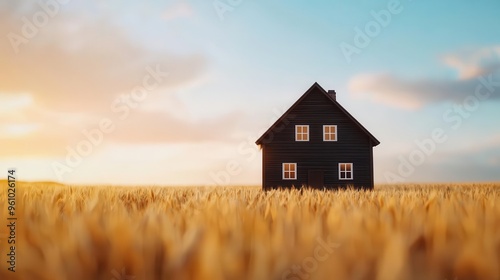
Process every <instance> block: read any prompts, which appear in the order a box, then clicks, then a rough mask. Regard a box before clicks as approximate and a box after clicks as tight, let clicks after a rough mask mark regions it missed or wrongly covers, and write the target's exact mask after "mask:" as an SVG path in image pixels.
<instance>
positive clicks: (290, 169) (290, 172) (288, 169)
mask: <svg viewBox="0 0 500 280" xmlns="http://www.w3.org/2000/svg"><path fill="white" fill-rule="evenodd" d="M296 179H297V164H296V163H283V180H296Z"/></svg>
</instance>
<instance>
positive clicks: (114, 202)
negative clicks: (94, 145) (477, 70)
mask: <svg viewBox="0 0 500 280" xmlns="http://www.w3.org/2000/svg"><path fill="white" fill-rule="evenodd" d="M6 197H7V192H6V191H2V192H0V207H1V209H0V213H1V214H0V222H1V224H3V223H4V222H5V223H6V219H7V211H6V210H7V204H6ZM17 205H18V208H17V216H18V217H19V220H18V227H17V254H18V258H17V267H16V270H17V272H15V273H12V272H9V271H8V270H7V264H6V260H7V258H6V252H7V245H8V244H7V242H6V241H5V239H2V240H0V253H1V257H0V259H1V260H2V262H1V264H0V279H47V280H49V279H50V280H52V279H55V280H59V279H75V280H78V279H105V280H110V279H111V280H125V279H135V280H142V279H144V280H147V279H381V280H391V279H450V280H451V279H500V185H499V184H482V185H480V184H475V185H472V184H470V185H457V186H453V185H435V186H430V185H405V186H379V187H377V188H376V189H375V190H374V191H355V190H343V191H331V192H322V191H314V190H304V191H303V192H300V191H269V192H262V191H261V190H260V189H258V188H251V187H227V188H195V187H193V188H156V187H150V188H128V187H68V186H60V185H50V184H19V186H18V193H17ZM6 232H7V231H6V229H5V226H2V227H1V228H0V237H1V236H2V234H3V235H4V236H5V234H6Z"/></svg>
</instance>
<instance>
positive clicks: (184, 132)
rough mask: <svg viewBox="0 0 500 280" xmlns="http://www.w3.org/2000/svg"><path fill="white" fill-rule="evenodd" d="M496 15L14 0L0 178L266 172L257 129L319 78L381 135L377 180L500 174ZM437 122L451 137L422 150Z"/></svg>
mask: <svg viewBox="0 0 500 280" xmlns="http://www.w3.org/2000/svg"><path fill="white" fill-rule="evenodd" d="M499 11H500V1H498V0H485V1H476V2H473V1H465V0H455V1H451V0H450V1H430V0H427V1H426V0H415V1H410V0H402V1H395V0H387V1H386V0H384V1H348V0H339V1H298V0H290V1H264V0H241V1H236V0H232V1H228V0H220V1H218V0H216V1H212V0H210V1H189V0H169V1H153V0H146V1H118V0H109V1H104V0H91V1H78V0H75V1H68V0H60V1H59V2H58V1H56V0H41V1H39V2H37V1H24V0H23V1H2V2H1V3H0V35H1V36H0V40H1V43H0V73H1V75H0V151H1V153H0V172H2V170H4V172H5V174H7V169H8V168H12V167H15V168H17V173H18V174H19V178H20V179H22V180H51V181H62V182H64V183H71V184H115V185H123V184H127V185H137V184H140V185H150V184H155V185H214V184H215V185H218V184H220V185H222V184H228V185H235V184H240V185H241V184H244V185H256V184H260V182H261V152H260V150H259V148H258V147H257V146H256V145H255V144H254V142H255V140H257V138H258V137H259V136H260V135H261V134H262V133H263V132H264V131H265V130H266V129H267V128H268V127H269V126H270V125H271V124H272V123H273V122H274V121H275V120H276V119H277V118H278V117H279V116H281V114H282V113H283V112H284V111H285V110H286V109H288V107H290V106H291V105H292V104H293V103H294V102H295V101H296V100H297V99H298V98H299V97H300V96H301V95H302V94H303V93H304V92H305V91H306V90H307V89H308V88H309V87H310V86H311V85H312V84H313V83H314V82H318V83H319V84H320V85H321V86H322V87H323V88H325V89H326V90H328V89H335V90H336V92H337V100H338V101H339V103H340V104H341V105H342V106H344V107H345V108H346V109H347V110H348V111H349V112H350V113H351V114H352V115H353V116H354V117H355V118H356V119H357V120H358V121H359V122H360V123H362V124H363V125H364V126H365V127H366V128H367V129H368V130H369V131H370V132H371V133H372V134H373V135H374V136H375V137H377V139H378V140H380V142H381V144H380V145H379V146H377V147H375V149H374V157H375V180H376V183H386V182H388V181H390V178H394V176H393V175H395V176H398V177H399V178H400V179H404V181H405V182H470V181H499V180H500V172H499V171H500V106H499V105H500V28H499V27H500V17H499V16H498V15H499ZM436 130H438V131H440V132H441V133H440V134H441V137H440V138H441V139H445V140H443V141H440V143H436V142H433V145H434V148H432V149H431V148H429V147H430V146H427V150H425V148H421V147H419V144H418V143H429V142H428V141H427V142H426V141H425V139H429V138H431V137H432V135H433V133H434V132H435V131H436ZM97 131H99V132H97ZM101 136H102V137H101ZM422 141H423V142H422ZM89 143H90V144H89ZM79 151H80V152H79ZM82 152H83V153H82ZM418 153H419V154H420V155H421V154H425V157H424V158H423V159H422V160H423V163H422V164H413V165H412V170H410V171H409V170H405V168H403V172H401V170H399V169H401V168H402V167H401V165H402V163H404V162H406V161H408V162H410V161H412V160H413V161H415V160H416V158H417V157H418V155H417V154H418ZM412 157H413V159H412ZM406 169H408V168H406Z"/></svg>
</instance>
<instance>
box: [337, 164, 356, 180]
mask: <svg viewBox="0 0 500 280" xmlns="http://www.w3.org/2000/svg"><path fill="white" fill-rule="evenodd" d="M342 164H350V165H351V171H347V168H346V171H342ZM342 173H345V175H346V178H342ZM348 174H350V175H351V176H350V177H347V175H348ZM339 180H354V164H353V163H352V162H341V163H339Z"/></svg>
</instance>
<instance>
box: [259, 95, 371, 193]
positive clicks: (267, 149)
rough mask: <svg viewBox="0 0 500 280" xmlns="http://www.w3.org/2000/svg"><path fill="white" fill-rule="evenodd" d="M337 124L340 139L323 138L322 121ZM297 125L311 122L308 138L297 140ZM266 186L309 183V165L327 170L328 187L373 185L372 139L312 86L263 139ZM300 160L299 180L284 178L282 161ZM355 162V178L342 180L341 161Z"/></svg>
mask: <svg viewBox="0 0 500 280" xmlns="http://www.w3.org/2000/svg"><path fill="white" fill-rule="evenodd" d="M328 124H330V125H337V133H338V136H337V141H336V142H324V141H323V125H328ZM295 125H309V141H307V142H297V141H295ZM262 147H263V187H264V189H269V188H273V187H291V186H292V185H294V186H297V187H300V186H302V185H307V184H308V171H309V170H310V169H315V170H323V171H324V183H325V186H326V187H331V188H334V187H339V186H340V187H347V186H348V185H353V186H355V187H359V188H361V187H364V188H373V156H372V143H371V142H370V138H369V137H368V135H367V134H366V133H364V132H363V131H362V130H361V129H360V128H359V126H357V125H356V124H355V123H354V122H353V121H352V120H351V119H350V118H349V117H348V116H346V115H345V114H344V113H343V112H342V111H341V110H340V109H339V108H338V107H337V106H335V105H334V104H332V102H331V101H330V100H329V99H328V98H327V97H326V96H325V95H324V94H323V93H322V92H320V91H319V90H318V89H313V92H311V93H309V94H308V95H307V96H305V98H304V99H303V100H302V102H300V103H299V104H297V106H296V107H295V108H293V109H292V111H290V113H289V115H288V117H287V118H285V119H284V120H283V121H282V122H281V123H280V124H278V125H277V126H276V127H275V129H274V130H273V131H272V133H270V134H269V135H268V137H267V138H266V139H264V141H263V143H262ZM284 162H295V163H297V171H298V173H297V180H282V163H284ZM339 163H353V170H354V174H353V175H354V180H339V179H338V177H339V174H338V173H339V172H338V164H339Z"/></svg>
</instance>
